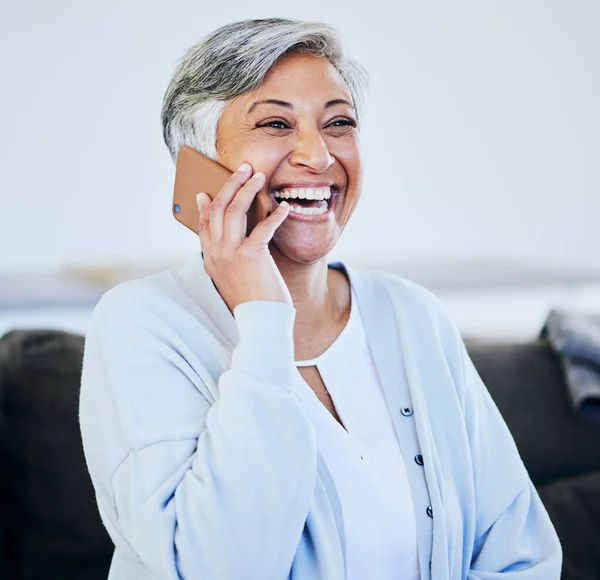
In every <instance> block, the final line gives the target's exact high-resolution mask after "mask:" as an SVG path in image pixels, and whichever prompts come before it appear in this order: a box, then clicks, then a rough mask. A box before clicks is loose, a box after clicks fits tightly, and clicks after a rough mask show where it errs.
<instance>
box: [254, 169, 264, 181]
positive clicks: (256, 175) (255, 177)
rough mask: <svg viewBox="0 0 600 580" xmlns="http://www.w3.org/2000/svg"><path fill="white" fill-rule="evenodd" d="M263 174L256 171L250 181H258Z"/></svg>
mask: <svg viewBox="0 0 600 580" xmlns="http://www.w3.org/2000/svg"><path fill="white" fill-rule="evenodd" d="M264 176H265V174H264V173H263V172H262V171H257V172H256V173H255V174H254V175H253V176H252V179H260V178H261V177H264Z"/></svg>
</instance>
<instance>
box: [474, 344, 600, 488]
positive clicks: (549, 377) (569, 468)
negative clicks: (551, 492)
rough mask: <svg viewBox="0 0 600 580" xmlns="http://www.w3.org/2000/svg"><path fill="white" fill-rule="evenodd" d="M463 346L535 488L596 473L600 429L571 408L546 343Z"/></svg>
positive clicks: (599, 465) (557, 364)
mask: <svg viewBox="0 0 600 580" xmlns="http://www.w3.org/2000/svg"><path fill="white" fill-rule="evenodd" d="M467 346H468V350H469V354H470V356H471V359H472V360H473V363H474V364H475V366H476V368H477V370H478V372H479V374H480V376H481V378H482V379H483V382H484V383H485V384H486V386H487V388H488V390H489V391H490V394H491V395H492V398H493V399H494V401H495V403H496V405H497V406H498V408H499V410H500V412H501V413H502V416H503V417H504V420H505V421H506V424H507V425H508V428H509V429H510V431H511V433H512V435H513V437H514V439H515V442H516V444H517V447H518V449H519V453H520V455H521V457H522V459H523V462H524V463H525V466H526V467H527V470H528V472H529V476H530V477H531V479H532V481H533V483H534V484H536V485H540V484H543V483H545V482H548V481H551V480H553V479H556V478H559V477H568V476H572V475H577V474H584V473H588V472H592V471H596V470H600V452H599V451H598V450H599V449H600V426H598V425H595V424H593V423H589V422H588V421H586V420H585V419H583V418H582V417H580V416H578V415H577V414H576V413H575V411H574V410H573V408H572V407H571V405H570V402H569V398H568V395H567V390H566V385H565V382H564V379H563V374H562V368H561V366H560V362H559V360H558V357H557V356H556V354H555V353H554V351H553V350H552V349H551V348H550V346H549V345H548V343H546V342H544V341H536V342H531V343H527V344H486V343H477V342H470V343H468V345H467Z"/></svg>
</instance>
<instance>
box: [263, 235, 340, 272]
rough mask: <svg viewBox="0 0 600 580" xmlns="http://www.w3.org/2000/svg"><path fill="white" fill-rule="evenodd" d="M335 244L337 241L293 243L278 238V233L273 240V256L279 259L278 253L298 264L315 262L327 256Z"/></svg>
mask: <svg viewBox="0 0 600 580" xmlns="http://www.w3.org/2000/svg"><path fill="white" fill-rule="evenodd" d="M334 246H335V241H331V242H329V243H322V244H318V243H305V244H303V243H301V242H300V243H293V242H292V240H286V239H285V238H283V239H278V236H277V234H276V235H275V236H274V238H273V241H272V242H271V249H272V250H273V251H272V254H273V258H274V259H275V260H277V257H278V256H277V255H278V254H279V255H281V256H282V257H284V258H287V259H288V260H289V261H291V262H296V263H298V264H307V265H308V264H315V263H316V262H319V261H321V260H322V259H323V258H326V257H327V255H328V254H329V253H330V252H331V250H332V249H333V247H334Z"/></svg>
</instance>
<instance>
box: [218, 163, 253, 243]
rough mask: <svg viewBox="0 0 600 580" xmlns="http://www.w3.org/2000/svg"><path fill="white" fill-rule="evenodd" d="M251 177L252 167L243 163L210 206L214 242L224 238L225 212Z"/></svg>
mask: <svg viewBox="0 0 600 580" xmlns="http://www.w3.org/2000/svg"><path fill="white" fill-rule="evenodd" d="M251 175H252V167H250V165H249V164H248V163H242V165H241V166H240V168H239V169H238V170H237V171H236V172H234V173H232V174H231V177H230V178H229V179H228V180H227V181H226V182H225V185H223V187H222V188H221V190H220V191H219V193H218V194H217V196H216V197H215V199H214V200H213V202H212V203H211V204H210V233H211V238H212V240H213V241H215V242H218V241H220V240H221V239H222V238H223V222H224V220H225V211H226V210H227V207H228V206H229V204H230V202H231V200H232V199H233V198H234V197H235V194H236V193H237V192H238V191H239V189H240V187H242V186H243V185H244V183H246V182H247V181H248V179H250V176H251Z"/></svg>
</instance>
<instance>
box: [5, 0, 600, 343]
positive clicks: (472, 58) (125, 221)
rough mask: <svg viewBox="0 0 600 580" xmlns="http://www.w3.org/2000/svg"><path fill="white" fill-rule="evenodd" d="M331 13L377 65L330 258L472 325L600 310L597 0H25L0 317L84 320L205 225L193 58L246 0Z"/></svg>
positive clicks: (8, 101) (306, 14) (188, 250)
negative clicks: (179, 191)
mask: <svg viewBox="0 0 600 580" xmlns="http://www.w3.org/2000/svg"><path fill="white" fill-rule="evenodd" d="M270 16H288V17H296V18H303V19H313V20H323V21H326V22H329V23H331V24H333V25H334V26H335V27H337V28H338V29H339V30H340V31H341V32H342V33H343V35H344V36H345V39H346V41H347V43H348V45H349V48H350V50H351V52H352V54H353V55H354V56H355V58H357V59H358V60H359V61H360V62H361V63H362V64H363V65H364V66H365V67H366V69H367V70H368V72H369V74H370V78H371V88H370V101H369V110H368V116H367V118H366V119H365V123H364V126H363V133H362V139H363V151H364V156H365V163H366V178H365V185H364V190H363V197H362V199H361V202H360V204H359V206H358V209H357V211H356V213H355V214H354V217H353V218H352V221H351V223H350V226H349V227H348V229H347V230H346V232H345V234H344V236H343V238H342V240H341V241H340V243H339V245H338V246H337V247H336V250H335V254H334V255H332V259H343V260H345V261H346V262H347V263H348V264H349V265H351V266H354V267H359V268H379V269H385V270H388V271H392V272H395V273H398V274H400V275H402V276H405V277H407V278H410V279H412V280H415V281H417V282H420V283H422V284H424V285H425V286H427V287H429V288H430V289H432V290H433V291H434V292H436V293H437V294H438V295H439V296H440V297H441V298H442V299H443V300H444V302H445V303H446V304H447V306H448V308H449V310H450V313H451V315H452V316H453V318H454V319H455V320H456V322H457V323H458V324H459V326H460V327H461V329H462V330H463V332H464V334H465V335H468V336H475V337H482V338H501V339H510V340H527V339H530V338H532V337H535V336H536V335H537V334H538V333H539V330H540V328H541V326H542V324H543V321H544V320H545V317H546V315H547V313H548V311H549V309H550V308H551V307H553V306H568V307H573V308H580V309H583V310H600V263H599V257H600V233H599V226H598V223H599V218H600V164H599V159H600V108H599V107H598V102H599V101H600V68H599V67H598V56H599V55H600V35H599V34H598V22H600V4H599V3H598V2H595V1H593V0H590V1H584V0H575V1H571V2H562V1H552V0H546V1H544V2H542V1H528V2H520V1H508V2H476V1H470V2H463V1H456V2H452V3H443V2H427V3H424V2H406V1H398V2H395V3H388V2H383V1H379V2H378V1H375V2H368V3H356V4H354V3H353V4H348V3H343V2H339V1H330V2H322V0H305V1H304V2H302V3H300V4H299V3H294V4H293V5H289V4H288V5H286V4H282V3H280V2H275V1H274V0H255V1H254V2H241V1H240V2H227V3H210V4H207V3H205V2H191V1H187V0H175V1H170V2H157V1H155V2H147V1H144V2H142V1H141V0H129V1H128V2H121V1H119V2H117V1H116V0H103V1H102V2H96V1H87V2H75V1H66V0H54V1H53V2H43V1H41V0H29V1H20V2H18V3H17V2H12V3H9V4H8V5H4V7H3V18H2V20H3V22H4V26H3V34H2V36H1V38H0V42H1V43H2V46H1V48H2V49H1V50H0V59H1V60H0V67H1V70H2V76H3V82H2V90H1V91H0V104H1V107H2V110H3V111H4V119H3V128H2V133H3V136H4V138H3V139H2V140H1V142H0V148H1V154H0V159H1V163H2V167H1V171H0V191H1V195H0V333H2V332H4V331H6V330H8V329H9V328H12V327H17V326H19V327H40V326H45V327H53V328H54V327H56V328H64V329H68V330H75V331H81V332H84V331H85V327H86V324H87V320H88V317H89V313H90V312H91V309H92V308H93V306H94V304H95V303H96V301H97V299H98V298H99V296H100V295H101V294H102V292H104V291H105V290H106V288H108V287H110V286H111V285H113V284H115V283H118V282H119V281H120V280H123V279H126V278H130V277H135V276H138V275H145V274H146V273H149V272H153V271H157V270H161V269H164V268H167V267H171V266H173V265H176V264H180V263H182V262H184V261H186V260H187V259H189V258H190V257H191V256H192V255H194V254H195V253H196V252H197V251H198V242H197V240H196V238H195V236H194V235H193V234H191V232H189V231H187V230H185V229H184V228H183V227H182V226H181V225H179V224H178V223H177V222H176V221H175V220H174V219H173V218H172V216H171V211H170V201H171V195H172V188H173V179H174V165H173V164H172V161H171V159H170V157H169V154H168V151H167V148H166V146H165V145H164V143H163V140H162V134H161V125H160V108H161V102H162V98H163V94H164V91H165V89H166V87H167V84H168V82H169V79H170V76H171V74H172V72H173V70H174V68H175V66H176V63H177V61H178V59H179V58H180V57H181V56H182V55H183V53H184V52H185V51H186V49H187V48H189V47H190V46H191V45H192V44H193V43H195V42H196V41H198V40H199V39H200V38H201V37H203V36H204V35H205V34H206V33H208V32H209V31H211V30H213V29H214V28H216V27H218V26H220V25H222V24H224V23H227V22H230V21H232V20H239V19H243V18H249V17H270Z"/></svg>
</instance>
